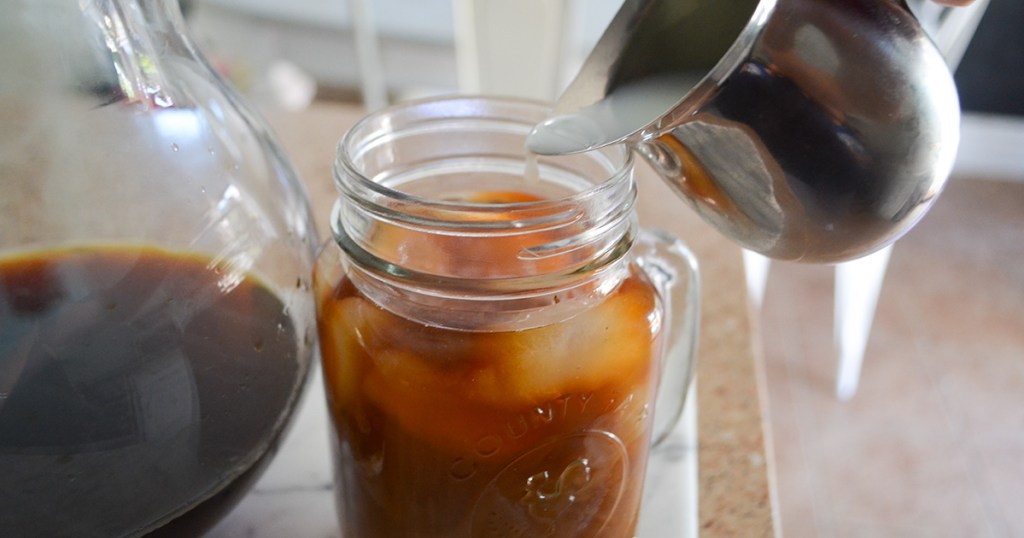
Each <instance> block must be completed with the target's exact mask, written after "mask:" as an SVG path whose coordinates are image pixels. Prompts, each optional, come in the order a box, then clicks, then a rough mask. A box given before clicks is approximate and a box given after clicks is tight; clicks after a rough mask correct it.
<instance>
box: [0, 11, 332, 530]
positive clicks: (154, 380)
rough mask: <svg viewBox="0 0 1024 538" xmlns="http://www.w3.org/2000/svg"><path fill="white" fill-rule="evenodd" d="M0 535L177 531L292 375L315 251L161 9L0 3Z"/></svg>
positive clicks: (255, 135) (245, 464) (231, 103)
mask: <svg viewBox="0 0 1024 538" xmlns="http://www.w3.org/2000/svg"><path fill="white" fill-rule="evenodd" d="M0 9H2V12H3V14H4V15H3V17H0V73H2V74H0V535H4V536H27V535H32V536H71V535H73V536H131V535H140V534H145V533H149V532H153V531H158V532H163V533H165V534H168V535H179V536H180V535H189V534H195V533H198V532H200V531H201V529H202V528H203V527H204V526H206V525H209V524H211V523H212V522H214V521H215V520H216V519H217V518H218V517H219V515H220V514H221V513H222V512H224V511H225V510H226V509H227V508H229V507H230V506H231V504H232V501H233V500H235V499H236V498H237V497H238V496H239V494H240V493H242V492H244V491H245V489H246V487H247V486H248V485H249V484H250V483H251V482H252V481H253V480H254V479H255V477H257V476H258V475H259V472H260V470H261V468H262V464H265V463H266V461H267V460H268V459H269V456H270V455H271V454H272V453H273V449H274V446H275V444H276V442H277V440H278V438H279V436H280V435H281V431H282V429H283V428H284V426H285V425H286V424H287V422H288V418H289V416H290V415H291V412H292V409H293V408H294V405H295V403H296V400H297V398H298V396H299V394H300V392H301V389H302V387H303V386H304V382H305V379H306V377H307V375H306V374H307V372H308V369H309V364H310V353H311V349H312V347H313V339H314V338H315V335H314V332H313V330H314V323H313V314H312V312H313V308H312V299H311V294H310V291H309V289H310V286H309V277H308V275H309V274H310V273H311V267H312V263H313V255H314V248H315V245H316V244H317V239H316V233H315V230H314V228H313V224H312V220H311V217H310V212H309V210H308V204H307V201H306V197H305V193H304V191H303V189H302V186H301V184H300V183H299V182H298V180H297V178H296V177H295V174H294V172H293V170H292V168H291V165H290V164H289V163H288V161H287V159H286V158H285V157H284V155H283V152H282V151H281V149H280V147H279V146H278V145H277V144H276V142H275V141H274V139H273V137H272V135H271V134H270V133H269V132H268V131H267V129H266V127H265V126H264V124H263V123H262V121H261V120H260V119H259V118H258V117H256V116H255V115H254V114H253V113H252V112H251V111H250V110H249V109H248V108H247V107H246V106H245V105H244V104H243V103H242V102H240V100H239V98H238V97H237V96H236V95H235V94H234V93H233V92H232V91H231V90H230V89H229V88H228V87H227V86H226V85H225V84H224V82H223V81H222V80H221V79H220V78H219V77H218V76H217V75H216V74H215V72H214V71H213V70H212V69H211V68H210V67H209V65H208V64H207V63H206V61H205V60H204V59H203V58H202V56H201V55H200V54H199V53H198V51H197V50H196V47H195V44H194V43H193V42H192V41H191V40H190V39H189V37H188V36H187V35H186V34H185V32H184V22H183V21H182V18H181V14H180V12H179V9H178V6H177V4H176V2H174V1H172V0H146V1H138V0H81V1H69V0H0Z"/></svg>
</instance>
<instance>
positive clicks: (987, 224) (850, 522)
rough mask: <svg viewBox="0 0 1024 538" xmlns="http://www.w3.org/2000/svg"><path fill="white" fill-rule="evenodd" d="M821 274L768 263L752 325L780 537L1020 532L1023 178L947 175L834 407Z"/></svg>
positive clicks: (907, 241)
mask: <svg viewBox="0 0 1024 538" xmlns="http://www.w3.org/2000/svg"><path fill="white" fill-rule="evenodd" d="M832 275H833V271H832V270H831V269H830V268H828V267H815V266H806V265H797V264H782V263H776V264H773V266H772V269H771V273H770V275H769V280H768V287H767V292H766V296H765V303H764V308H763V310H762V314H761V319H760V326H761V333H762V335H761V336H762V338H763V343H764V353H765V363H766V370H767V371H766V374H767V376H766V377H767V380H768V383H767V385H768V399H769V413H770V423H771V430H772V436H773V438H774V450H775V459H776V461H777V467H776V472H777V484H778V500H779V512H780V514H781V525H782V531H783V535H784V536H787V537H804V536H808V537H819V536H820V537H888V536H893V537H901V538H902V537H910V538H914V537H929V538H932V537H946V536H948V537H958V538H959V537H1011V536H1024V182H994V181H985V180H975V179H970V180H968V179H957V178H954V179H953V180H952V181H951V183H950V184H949V186H948V187H947V189H946V192H945V193H944V194H943V195H942V196H941V197H940V198H939V200H938V201H937V202H936V205H935V207H934V208H933V210H932V211H931V212H930V213H929V214H928V215H927V216H926V217H925V218H924V220H922V221H921V223H920V224H919V225H918V226H917V227H916V228H915V229H914V230H912V231H911V232H910V233H909V234H908V235H907V236H906V237H905V238H904V239H902V240H901V241H900V242H899V243H897V245H896V248H895V250H894V251H893V255H892V260H891V263H890V267H889V272H888V274H887V277H886V281H885V284H884V286H883V289H882V296H881V298H880V300H879V305H878V312H877V316H876V318H875V325H874V331H873V333H872V335H871V340H870V342H869V344H868V348H867V354H866V358H865V362H864V371H863V374H862V377H861V384H860V389H859V391H858V393H857V394H856V396H855V397H854V398H853V400H852V401H849V402H845V403H843V402H839V401H837V400H836V398H835V397H834V395H833V386H834V382H835V370H836V365H835V362H834V358H833V357H834V355H833V347H832V293H833V289H832V288H833V287H832V281H833V278H832Z"/></svg>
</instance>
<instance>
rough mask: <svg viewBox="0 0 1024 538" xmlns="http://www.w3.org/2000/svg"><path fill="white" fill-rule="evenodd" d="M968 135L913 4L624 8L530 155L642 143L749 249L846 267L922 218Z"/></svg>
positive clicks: (679, 2) (851, 0)
mask: <svg viewBox="0 0 1024 538" xmlns="http://www.w3.org/2000/svg"><path fill="white" fill-rule="evenodd" d="M958 138H959V104H958V100H957V95H956V89H955V86H954V84H953V80H952V76H951V74H950V72H949V70H948V68H947V67H946V65H945V63H944V61H943V59H942V56H941V55H940V53H939V52H938V50H937V49H936V48H935V47H934V45H933V44H932V43H931V41H930V40H929V38H928V37H927V35H926V34H925V32H924V31H923V30H922V28H921V27H920V26H919V25H918V24H917V21H916V20H915V18H914V16H913V15H912V14H911V13H910V11H909V9H908V8H907V6H906V4H905V3H904V2H903V1H902V0H761V1H757V0H627V1H626V3H625V4H624V5H623V7H622V8H621V10H620V11H619V13H618V14H617V15H616V17H615V18H614V19H613V21H612V22H611V24H610V25H609V27H608V29H607V30H606V31H605V34H604V35H603V36H602V38H601V39H600V40H599V42H598V44H597V46H596V47H595V48H594V50H593V51H592V53H591V54H590V56H589V57H588V59H587V61H586V62H585V64H584V66H583V68H582V69H581V71H580V73H579V74H578V75H577V77H576V79H575V80H574V81H573V83H572V84H571V85H570V86H569V88H568V89H567V90H566V91H565V92H564V93H563V95H562V96H561V97H560V98H559V101H558V103H557V106H556V115H555V116H553V117H551V118H550V119H548V120H547V121H545V122H544V123H542V124H540V125H538V127H537V129H535V130H534V132H533V133H532V135H531V139H530V142H529V144H528V145H529V147H530V149H531V150H533V151H535V152H537V153H542V154H560V153H574V152H578V151H585V150H588V149H592V148H596V147H602V146H605V145H608V144H612V143H619V142H624V143H627V144H630V145H633V146H634V147H635V148H636V149H637V150H638V152H639V153H641V154H642V155H644V156H645V157H646V158H647V160H648V161H649V162H650V163H651V164H652V165H653V166H654V168H655V169H656V170H657V172H658V173H659V174H660V175H661V176H662V177H663V178H664V179H665V180H667V181H668V182H669V184H670V185H671V186H672V187H673V188H674V190H675V191H676V192H677V193H678V194H680V195H681V197H682V198H683V199H684V200H685V201H686V202H688V203H689V205H691V206H692V207H693V208H694V209H696V210H697V212H698V213H699V214H700V215H701V216H703V217H704V218H705V219H706V220H707V221H709V222H710V223H711V224H713V225H714V226H715V227H716V228H718V229H719V230H721V231H722V232H723V233H724V234H725V235H727V236H728V237H730V238H732V239H733V240H735V241H736V242H738V243H739V244H741V245H742V246H743V247H745V248H748V249H751V250H754V251H757V252H760V253H762V254H765V255H767V256H770V257H773V258H777V259H789V260H804V261H815V262H837V261H843V260H847V259H852V258H856V257H858V256H861V255H864V254H868V253H870V252H872V251H874V250H877V249H879V248H882V247H883V246H885V245H887V244H889V243H891V242H893V241H895V240H896V239H897V238H898V237H900V236H901V235H902V234H903V233H905V232H906V231H907V230H908V229H909V228H910V227H911V226H912V225H913V224H914V223H916V222H917V221H918V220H919V219H920V218H921V217H922V216H923V215H924V213H925V211H926V210H927V208H928V207H929V206H930V205H931V203H932V202H933V201H934V199H935V197H936V195H937V194H938V193H939V192H940V190H941V189H942V186H943V184H944V183H945V180H946V178H947V176H948V175H949V172H950V170H951V168H952V163H953V160H954V157H955V154H956V146H957V143H958Z"/></svg>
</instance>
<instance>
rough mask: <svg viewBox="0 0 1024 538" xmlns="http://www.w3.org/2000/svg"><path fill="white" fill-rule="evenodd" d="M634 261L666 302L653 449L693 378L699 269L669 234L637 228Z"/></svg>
mask: <svg viewBox="0 0 1024 538" xmlns="http://www.w3.org/2000/svg"><path fill="white" fill-rule="evenodd" d="M633 248H634V249H635V251H634V252H635V253H636V262H637V264H638V265H639V266H640V268H641V269H642V270H643V271H644V273H646V274H647V276H648V278H650V279H651V282H652V283H653V284H654V286H655V287H656V288H657V289H658V292H659V294H660V295H661V299H662V301H663V302H664V304H665V323H664V328H665V329H664V330H666V331H667V333H666V337H665V347H664V352H663V354H662V371H661V381H660V383H659V388H658V396H657V399H656V402H655V411H654V433H653V436H652V446H658V445H659V444H661V442H662V441H664V440H665V439H666V438H667V437H668V436H669V434H670V433H671V431H672V429H673V428H674V427H675V425H676V423H677V422H678V421H679V417H680V416H682V414H683V406H684V404H685V402H686V393H687V391H688V390H689V388H690V385H691V382H692V380H693V374H694V365H695V363H696V359H697V341H698V335H699V332H700V271H699V269H698V267H697V258H696V257H695V256H694V255H693V252H691V251H690V249H689V248H688V247H687V246H686V245H685V244H684V243H683V242H682V241H681V240H679V239H678V238H676V237H675V236H673V235H672V234H669V233H668V232H665V231H662V230H655V229H641V230H640V233H639V234H638V237H637V240H636V242H635V243H634V247H633Z"/></svg>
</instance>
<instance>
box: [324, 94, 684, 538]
mask: <svg viewBox="0 0 1024 538" xmlns="http://www.w3.org/2000/svg"><path fill="white" fill-rule="evenodd" d="M546 113H547V110H546V109H545V108H544V107H543V106H541V105H539V104H535V103H532V102H526V101H504V100H495V99H483V98H451V99H439V100H429V101H418V102H413V103H409V104H404V105H399V106H397V107H394V108H391V109H386V110H384V111H381V112H378V113H375V114H373V115H371V116H369V117H368V118H366V119H364V120H363V121H362V122H360V123H359V124H357V125H356V126H355V127H353V128H352V130H350V131H349V133H348V134H347V135H346V136H345V137H344V139H343V140H342V141H341V143H340V144H339V147H338V154H337V159H336V162H335V168H334V170H335V181H336V183H337V186H338V189H339V191H340V193H341V196H340V199H339V201H338V202H337V204H336V206H335V210H334V213H333V216H332V231H333V236H334V237H333V241H331V242H329V243H328V245H326V246H325V248H324V250H323V252H322V253H321V255H320V258H319V262H318V265H317V268H316V273H315V291H316V300H317V312H318V326H319V334H320V346H321V353H322V359H323V369H324V379H325V383H326V389H327V398H328V405H329V407H330V416H331V418H332V422H333V426H334V434H335V435H334V436H333V441H334V451H333V454H334V469H335V489H336V499H337V504H338V511H339V518H340V521H341V528H342V536H344V537H345V538H354V537H358V538H375V537H411V536H416V537H425V538H433V537H437V538H442V537H444V538H454V537H491V536H493V537H521V536H522V537H526V536H529V537H547V536H551V537H610V538H621V537H632V536H634V535H635V533H636V530H635V529H636V526H637V521H638V517H639V516H638V514H639V508H640V505H641V498H642V493H643V477H644V475H645V470H646V466H647V460H648V454H649V451H650V449H651V446H652V443H654V442H655V440H656V438H657V437H658V436H659V435H660V434H662V433H664V431H665V429H666V428H667V426H668V425H670V424H671V423H672V419H673V417H674V416H675V415H676V414H677V413H678V411H679V408H680V406H681V403H682V397H683V395H682V393H681V392H682V390H681V388H682V387H685V386H686V385H687V384H688V378H689V375H690V372H692V358H693V357H692V350H693V342H695V336H696V334H695V333H696V325H697V323H696V318H697V316H696V296H697V285H696V276H697V275H696V267H695V265H694V263H693V259H692V256H690V255H689V253H688V252H687V251H686V250H685V247H683V246H682V244H681V243H679V242H678V241H675V240H673V239H670V238H666V237H665V236H664V235H659V234H653V233H649V232H645V231H642V230H639V229H638V228H637V226H636V215H635V212H634V209H633V203H634V198H635V185H634V183H633V178H632V161H631V158H630V156H629V152H628V150H627V149H626V148H623V147H612V148H606V149H604V150H600V151H594V152H588V153H585V154H580V155H575V156H562V157H557V158H547V157H544V158H541V159H540V160H539V161H532V158H531V157H529V156H528V155H526V154H525V152H524V149H523V147H524V144H523V142H524V140H525V137H526V135H527V134H528V133H529V131H530V129H531V127H532V126H533V125H535V124H536V123H537V122H538V121H540V120H541V119H543V118H544V117H545V115H546ZM666 350H671V352H669V353H667V356H665V355H666ZM666 369H667V370H670V371H671V372H670V373H665V371H666ZM669 377H671V379H669Z"/></svg>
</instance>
